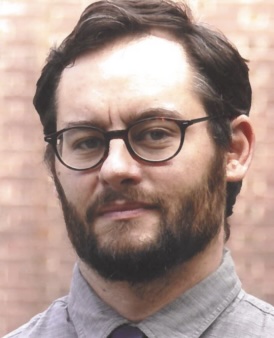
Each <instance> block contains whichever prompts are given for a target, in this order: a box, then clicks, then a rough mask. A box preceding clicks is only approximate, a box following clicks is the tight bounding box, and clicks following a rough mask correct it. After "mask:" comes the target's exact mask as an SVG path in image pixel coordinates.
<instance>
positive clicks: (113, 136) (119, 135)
mask: <svg viewBox="0 0 274 338" xmlns="http://www.w3.org/2000/svg"><path fill="white" fill-rule="evenodd" d="M127 134H128V130H127V129H122V130H111V131H108V132H106V133H105V138H106V140H107V143H108V144H109V142H110V141H111V140H117V139H122V140H123V141H124V142H125V144H126V145H127V143H128V142H127Z"/></svg>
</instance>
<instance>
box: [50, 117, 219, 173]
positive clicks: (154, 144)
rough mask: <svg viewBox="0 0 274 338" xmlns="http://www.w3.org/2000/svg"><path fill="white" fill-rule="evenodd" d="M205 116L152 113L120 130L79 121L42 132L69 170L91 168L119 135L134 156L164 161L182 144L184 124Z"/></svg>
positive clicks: (144, 159) (106, 152) (105, 156)
mask: <svg viewBox="0 0 274 338" xmlns="http://www.w3.org/2000/svg"><path fill="white" fill-rule="evenodd" d="M214 118H216V117H214V116H205V117H201V118H198V119H193V120H178V119H173V118H167V117H152V118H147V119H144V120H140V121H137V122H135V123H134V124H132V125H130V126H129V127H128V128H127V129H124V130H112V131H107V132H106V131H104V130H102V129H99V128H96V127H93V126H89V125H81V126H74V127H70V128H65V129H62V130H60V131H57V132H55V133H53V134H50V135H46V136H45V141H46V142H48V143H49V144H51V145H52V147H53V149H54V151H55V154H56V156H57V157H58V159H59V160H60V161H61V163H63V164H64V165H65V166H66V167H68V168H70V169H72V170H87V169H92V168H95V167H96V166H98V165H99V164H101V163H102V162H103V161H104V160H105V159H106V158H107V156H108V152H109V143H110V141H111V140H113V139H122V140H123V141H124V142H125V145H126V147H127V150H128V152H129V153H130V154H131V156H132V157H133V158H135V159H136V160H142V161H145V162H150V163H159V162H165V161H168V160H170V159H171V158H173V157H174V156H176V155H177V154H178V153H179V151H180V150H181V148H182V145H183V142H184V136H185V131H186V128H187V127H189V126H191V125H193V124H195V123H199V122H203V121H207V120H211V119H214Z"/></svg>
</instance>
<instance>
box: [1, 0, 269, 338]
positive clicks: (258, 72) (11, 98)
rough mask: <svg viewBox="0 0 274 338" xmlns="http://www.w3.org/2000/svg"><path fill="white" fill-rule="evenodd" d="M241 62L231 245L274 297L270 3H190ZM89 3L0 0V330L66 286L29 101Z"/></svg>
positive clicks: (247, 276) (65, 256) (67, 261)
mask: <svg viewBox="0 0 274 338" xmlns="http://www.w3.org/2000/svg"><path fill="white" fill-rule="evenodd" d="M189 3H190V4H192V6H193V8H194V10H195V13H196V16H198V17H199V19H200V21H205V22H209V23H210V24H211V25H213V26H217V27H218V28H219V29H220V30H222V31H224V32H225V33H226V35H227V36H228V37H229V38H230V39H231V40H232V41H233V42H234V43H235V44H236V45H237V46H238V48H239V49H240V51H241V53H242V54H243V55H244V56H245V57H246V58H248V59H250V60H251V62H250V69H251V81H252V85H253V90H254V103H253V109H252V120H253V122H254V126H255V131H256V135H257V147H256V152H255V158H254V161H253V164H252V167H251V169H250V172H249V175H248V177H247V178H246V180H245V182H244V186H243V190H242V193H241V196H240V197H239V198H238V202H237V206H236V208H235V216H233V217H232V219H231V225H232V237H231V240H230V247H231V249H232V253H233V256H234V258H235V261H236V264H237V269H238V271H239V274H240V276H241V278H242V281H243V284H244V287H245V288H246V289H247V290H248V291H250V292H252V293H253V294H255V295H257V296H259V297H261V298H263V299H265V300H267V301H269V302H271V303H272V304H274V288H273V280H274V259H273V258H274V245H273V242H274V227H273V218H274V190H273V187H274V176H273V170H274V161H273V160H274V152H273V151H272V150H273V145H274V120H273V119H272V118H271V116H272V115H273V114H274V99H273V96H272V93H271V91H272V88H271V86H272V79H273V75H274V61H273V52H274V50H273V48H274V47H273V45H274V33H273V32H272V26H271V22H273V19H274V2H273V1H272V0H268V1H267V0H265V1H260V0H249V1H248V0H242V1H240V0H237V1H235V0H234V1H233V0H230V1H229V0H221V1H217V0H192V1H189ZM87 4H88V1H86V0H85V1H80V0H0V72H1V73H0V74H1V75H0V111H1V115H0V137H1V138H0V158H1V166H0V210H1V212H0V304H1V306H0V336H2V335H3V334H4V333H6V332H8V331H10V330H12V329H14V328H15V327H17V326H18V325H20V324H22V323H23V322H25V321H27V320H28V319H29V318H30V317H31V316H32V315H34V314H36V313H38V312H40V311H42V310H43V309H45V308H46V307H47V306H48V304H49V303H50V302H51V301H52V300H53V299H55V298H56V297H58V296H60V295H63V294H65V293H66V292H67V289H68V286H69V281H70V276H71V269H72V265H73V261H74V259H75V257H74V253H73V251H72V249H71V247H70V244H69V242H68V240H67V238H66V233H65V229H64V228H65V227H64V224H63V220H62V216H61V212H60V210H59V204H58V201H57V199H56V196H55V190H54V187H53V185H52V183H51V181H50V179H49V178H48V174H47V171H46V169H45V167H44V165H43V147H44V145H43V141H42V130H41V126H40V124H39V119H38V117H37V114H35V112H34V109H33V107H32V104H31V101H32V96H33V93H34V88H35V82H36V79H37V77H38V74H39V72H40V70H41V67H42V65H43V63H44V59H45V57H46V54H47V53H48V49H49V47H50V46H51V45H52V44H53V43H55V42H60V41H61V40H62V38H63V37H64V36H65V35H66V34H67V33H68V32H70V30H71V29H72V27H73V26H74V24H75V21H76V20H77V19H78V16H79V14H80V13H81V11H82V9H83V8H84V7H85V6H86V5H87Z"/></svg>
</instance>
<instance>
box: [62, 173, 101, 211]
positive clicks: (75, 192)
mask: <svg viewBox="0 0 274 338" xmlns="http://www.w3.org/2000/svg"><path fill="white" fill-rule="evenodd" d="M56 174H57V177H58V179H59V181H60V183H61V186H62V187H63V190H64V193H65V195H66V198H67V200H68V201H69V202H71V203H73V204H74V206H75V207H76V209H77V210H78V212H81V211H82V210H83V211H84V212H85V210H86V208H87V206H89V205H90V203H91V200H92V197H93V196H94V192H95V189H96V182H97V180H96V175H94V174H92V173H84V172H77V171H73V170H70V169H66V168H65V169H63V168H58V167H56Z"/></svg>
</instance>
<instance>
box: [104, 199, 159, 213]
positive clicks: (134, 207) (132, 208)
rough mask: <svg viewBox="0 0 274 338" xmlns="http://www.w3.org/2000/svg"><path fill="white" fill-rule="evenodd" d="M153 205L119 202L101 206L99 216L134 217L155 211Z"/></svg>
mask: <svg viewBox="0 0 274 338" xmlns="http://www.w3.org/2000/svg"><path fill="white" fill-rule="evenodd" d="M154 208H155V207H153V206H152V205H149V204H147V203H142V202H136V201H125V200H118V201H115V202H112V203H108V204H105V205H103V206H101V207H100V208H99V210H98V212H97V215H98V216H109V217H110V216H113V217H115V216H116V217H134V216H137V215H138V214H140V213H142V212H144V211H146V210H148V209H154Z"/></svg>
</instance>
